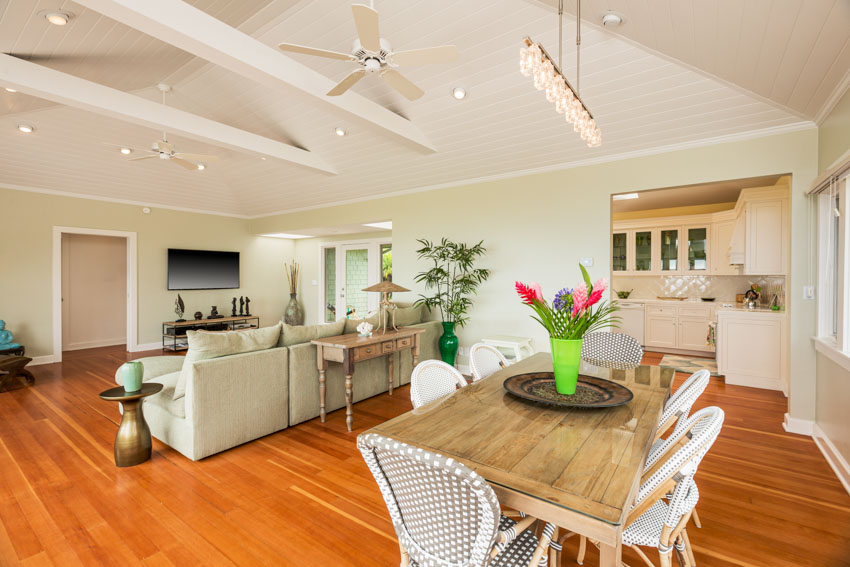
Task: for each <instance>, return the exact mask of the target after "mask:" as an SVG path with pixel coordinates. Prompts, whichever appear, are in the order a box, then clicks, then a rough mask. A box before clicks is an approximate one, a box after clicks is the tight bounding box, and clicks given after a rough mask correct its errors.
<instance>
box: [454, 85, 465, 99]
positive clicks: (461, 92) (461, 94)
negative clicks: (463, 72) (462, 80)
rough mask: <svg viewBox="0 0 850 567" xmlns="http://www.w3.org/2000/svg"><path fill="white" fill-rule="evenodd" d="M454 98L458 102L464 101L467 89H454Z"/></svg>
mask: <svg viewBox="0 0 850 567" xmlns="http://www.w3.org/2000/svg"><path fill="white" fill-rule="evenodd" d="M452 96H453V97H455V98H456V99H457V100H463V99H465V98H466V89H465V88H463V87H455V88H453V89H452Z"/></svg>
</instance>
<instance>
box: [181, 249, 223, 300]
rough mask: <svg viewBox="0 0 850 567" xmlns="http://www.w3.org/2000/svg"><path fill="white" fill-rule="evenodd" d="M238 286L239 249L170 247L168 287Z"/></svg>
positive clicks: (217, 287) (221, 287)
mask: <svg viewBox="0 0 850 567" xmlns="http://www.w3.org/2000/svg"><path fill="white" fill-rule="evenodd" d="M238 287H239V252H217V251H215V250H181V249H179V248H169V249H168V289H173V290H181V289H235V288H238Z"/></svg>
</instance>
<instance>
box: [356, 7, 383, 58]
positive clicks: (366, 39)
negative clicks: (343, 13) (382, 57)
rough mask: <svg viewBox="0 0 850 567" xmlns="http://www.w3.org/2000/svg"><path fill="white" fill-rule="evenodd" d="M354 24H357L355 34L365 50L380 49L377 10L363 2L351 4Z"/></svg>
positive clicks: (375, 50) (376, 50) (374, 50)
mask: <svg viewBox="0 0 850 567" xmlns="http://www.w3.org/2000/svg"><path fill="white" fill-rule="evenodd" d="M351 12H352V13H353V14H354V25H355V26H357V36H358V37H359V38H360V45H361V46H362V47H363V49H365V50H366V51H373V52H375V53H377V52H378V51H380V50H381V35H380V33H378V12H376V11H375V10H373V9H372V8H370V7H369V6H366V5H364V4H352V5H351Z"/></svg>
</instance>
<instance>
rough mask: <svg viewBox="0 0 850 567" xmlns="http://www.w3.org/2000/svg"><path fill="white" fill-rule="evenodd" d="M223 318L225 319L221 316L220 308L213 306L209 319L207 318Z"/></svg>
mask: <svg viewBox="0 0 850 567" xmlns="http://www.w3.org/2000/svg"><path fill="white" fill-rule="evenodd" d="M222 317H224V315H219V314H218V307H217V306H215V305H213V306H212V309H211V310H210V314H209V317H207V319H221V318H222Z"/></svg>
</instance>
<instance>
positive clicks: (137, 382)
mask: <svg viewBox="0 0 850 567" xmlns="http://www.w3.org/2000/svg"><path fill="white" fill-rule="evenodd" d="M144 375H145V367H144V365H143V364H142V363H141V362H139V361H138V360H133V361H131V362H125V363H124V364H122V365H121V384H122V385H123V386H124V391H125V392H138V391H139V390H141V389H142V377H144Z"/></svg>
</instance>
